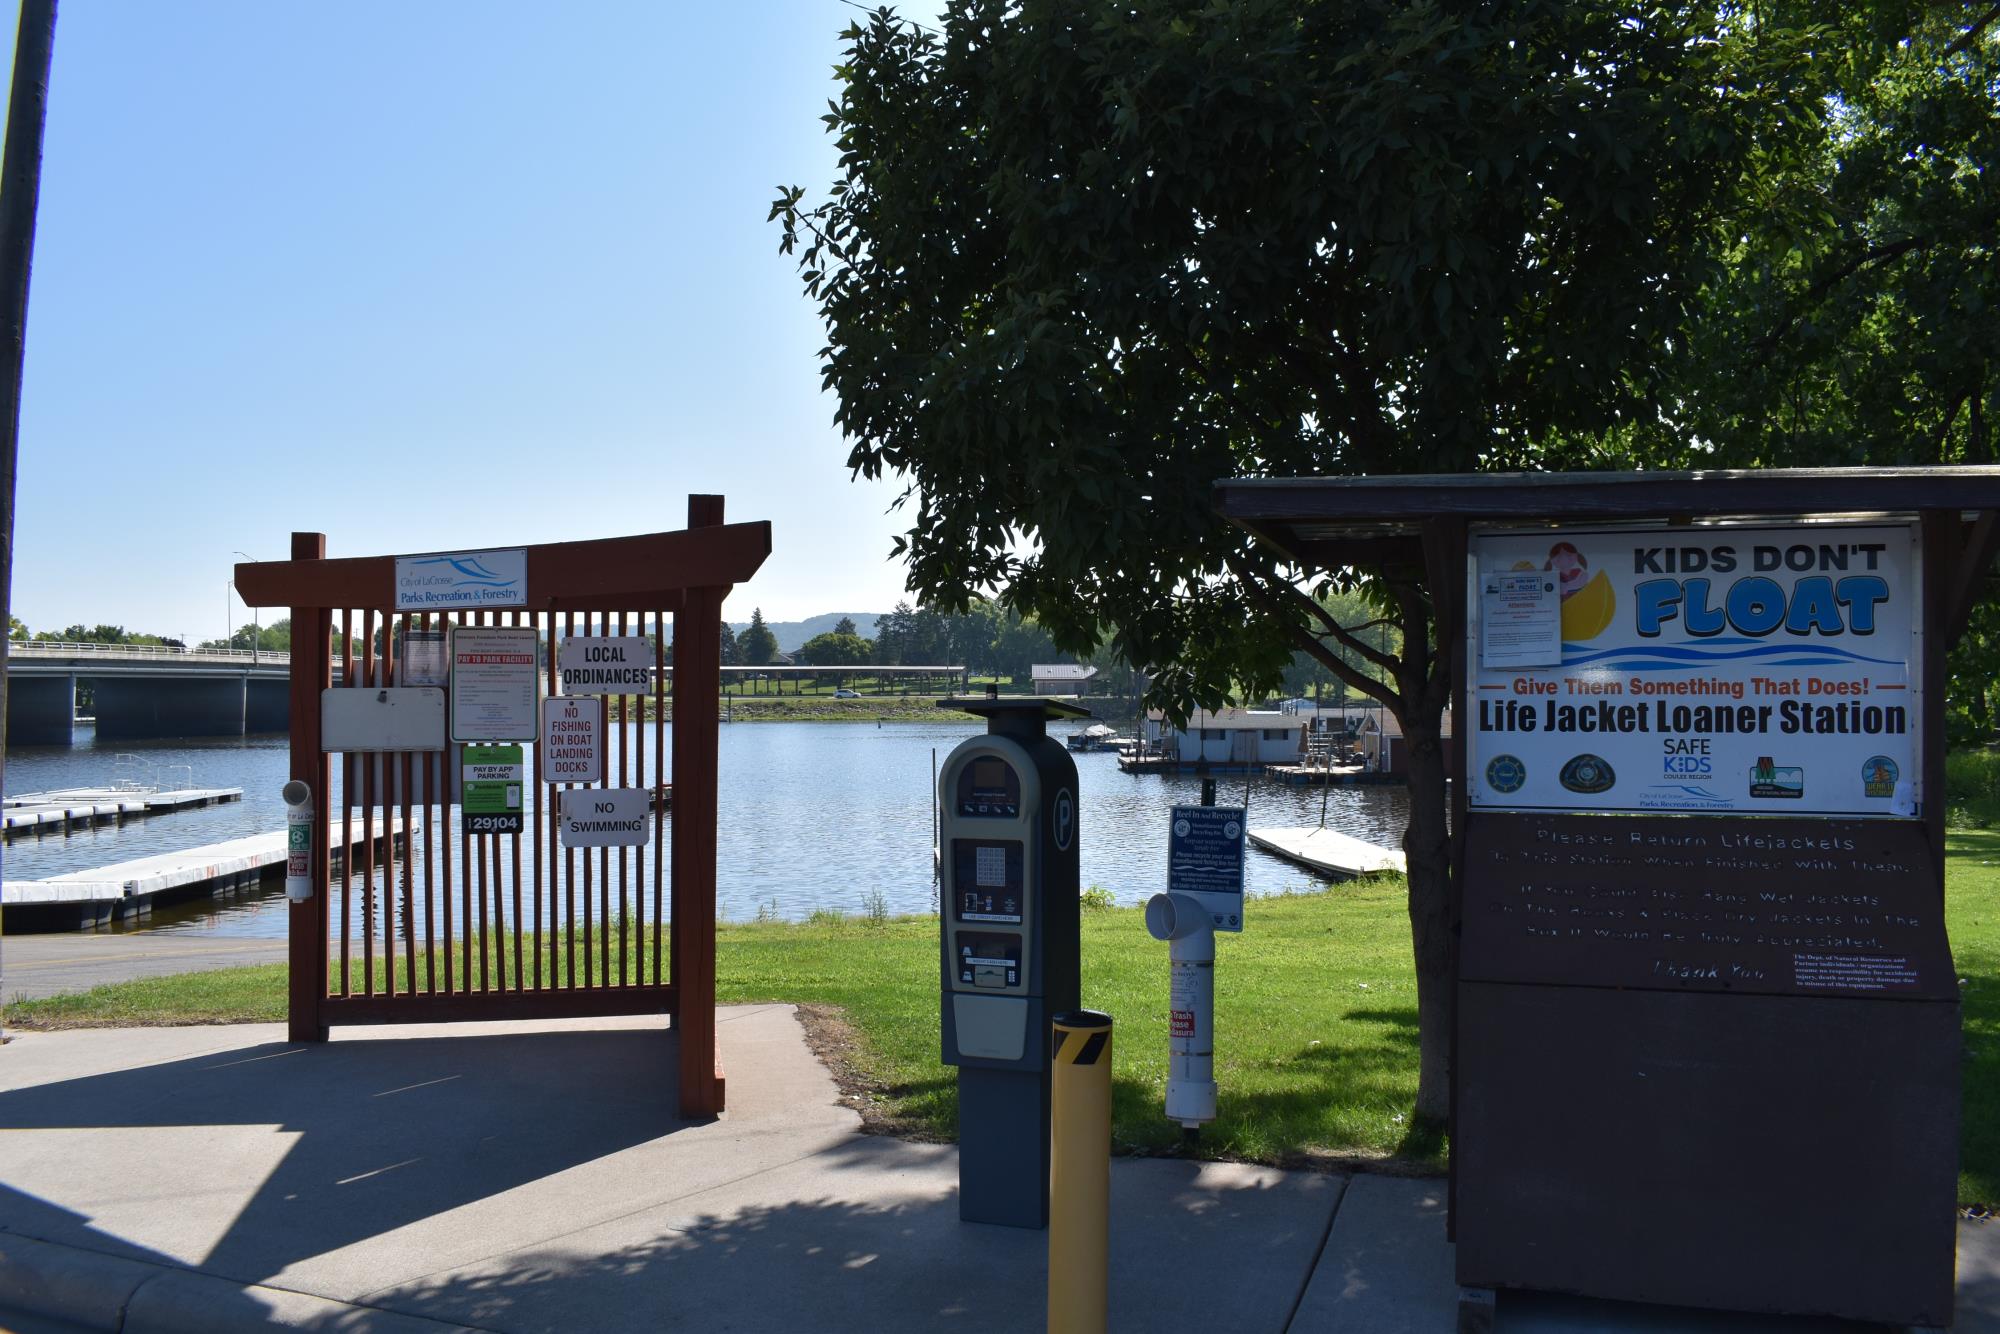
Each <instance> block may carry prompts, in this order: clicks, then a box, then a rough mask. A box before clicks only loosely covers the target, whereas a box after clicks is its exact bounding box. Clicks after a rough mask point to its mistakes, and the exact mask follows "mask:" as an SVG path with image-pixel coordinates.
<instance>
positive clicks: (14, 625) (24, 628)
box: [7, 615, 28, 640]
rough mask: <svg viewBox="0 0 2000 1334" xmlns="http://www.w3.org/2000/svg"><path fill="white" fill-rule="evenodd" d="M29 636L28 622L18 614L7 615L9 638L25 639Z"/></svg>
mask: <svg viewBox="0 0 2000 1334" xmlns="http://www.w3.org/2000/svg"><path fill="white" fill-rule="evenodd" d="M27 637H28V623H27V622H26V621H23V620H22V619H21V618H20V617H18V616H13V615H10V616H8V617H7V638H9V639H13V640H23V639H26V638H27Z"/></svg>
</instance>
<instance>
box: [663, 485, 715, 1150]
mask: <svg viewBox="0 0 2000 1334" xmlns="http://www.w3.org/2000/svg"><path fill="white" fill-rule="evenodd" d="M721 522H722V497H721V496H689V497H688V527H689V528H690V529H696V528H706V527H709V526H711V525H715V524H720V523H721ZM724 591H725V590H723V589H720V588H713V587H704V588H691V589H689V590H688V592H687V599H686V603H685V613H684V615H682V616H680V617H677V618H676V623H675V627H674V629H675V633H674V640H675V642H674V739H673V747H674V830H673V839H674V845H673V846H674V870H673V875H674V879H673V929H674V936H675V939H676V940H677V942H678V943H679V946H680V948H679V950H678V952H677V953H676V955H675V960H674V976H673V982H674V988H675V992H676V1000H675V1008H674V1024H675V1026H676V1027H677V1028H679V1029H680V1104H681V1105H680V1112H681V1115H682V1116H684V1117H705V1116H715V1115H717V1114H719V1113H720V1112H721V1111H722V1104H723V1081H722V1071H721V1069H720V1066H721V1061H720V1058H719V1053H717V1051H716V1049H715V818H716V793H715V787H716V782H715V768H716V758H717V751H718V746H719V742H720V736H719V729H720V719H719V717H718V711H717V707H716V696H717V695H718V694H719V693H720V691H721V688H722V671H721V667H722V635H721V628H720V627H721V624H722V597H723V593H724Z"/></svg>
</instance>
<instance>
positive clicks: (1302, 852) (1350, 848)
mask: <svg viewBox="0 0 2000 1334" xmlns="http://www.w3.org/2000/svg"><path fill="white" fill-rule="evenodd" d="M1249 839H1250V841H1251V843H1253V844H1255V845H1256V846H1257V847H1260V848H1262V849H1264V851H1266V852H1268V853H1271V854H1273V855H1274V856H1278V857H1283V858H1284V859H1285V860H1286V861H1288V862H1297V863H1298V864H1299V865H1300V866H1303V867H1305V868H1306V869H1307V870H1311V871H1317V872H1319V873H1320V874H1321V875H1330V876H1341V877H1347V876H1357V875H1369V874H1372V873H1375V872H1378V871H1394V872H1396V873H1397V874H1399V875H1400V874H1402V873H1403V872H1404V871H1405V870H1406V869H1407V867H1406V865H1405V862H1404V858H1403V854H1402V853H1400V852H1398V851H1396V850H1395V849H1394V848H1384V847H1380V846H1378V845H1376V844H1374V843H1369V842H1366V841H1364V840H1362V839H1358V838H1355V837H1353V836H1352V835H1349V834H1342V833H1337V832H1335V831H1334V830H1331V829H1319V828H1315V827H1313V826H1310V825H1307V826H1302V827H1298V828H1286V829H1252V830H1250V831H1249Z"/></svg>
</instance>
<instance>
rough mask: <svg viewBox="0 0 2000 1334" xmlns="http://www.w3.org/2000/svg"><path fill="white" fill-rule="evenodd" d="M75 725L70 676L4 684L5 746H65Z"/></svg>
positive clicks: (29, 678)
mask: <svg viewBox="0 0 2000 1334" xmlns="http://www.w3.org/2000/svg"><path fill="white" fill-rule="evenodd" d="M75 725H76V678H75V677H74V676H19V675H16V676H13V677H10V678H9V679H8V681H7V747H8V749H10V750H11V749H13V748H14V747H15V746H67V745H69V744H70V729H71V728H73V727H74V726H75Z"/></svg>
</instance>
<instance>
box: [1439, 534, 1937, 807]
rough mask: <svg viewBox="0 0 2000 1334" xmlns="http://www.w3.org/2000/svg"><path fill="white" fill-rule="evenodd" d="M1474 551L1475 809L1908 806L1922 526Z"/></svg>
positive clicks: (1471, 693) (1471, 704)
mask: <svg viewBox="0 0 2000 1334" xmlns="http://www.w3.org/2000/svg"><path fill="white" fill-rule="evenodd" d="M1471 555H1472V560H1471V563H1470V569H1469V571H1468V577H1469V579H1470V581H1471V587H1470V588H1469V590H1468V592H1469V594H1470V596H1469V597H1468V598H1467V614H1468V618H1469V625H1468V627H1467V629H1468V640H1467V642H1468V645H1469V647H1470V649H1471V657H1472V671H1471V673H1470V677H1471V679H1470V681H1469V682H1468V687H1469V688H1468V691H1467V696H1468V698H1467V712H1468V713H1469V714H1470V718H1469V719H1468V722H1469V726H1467V727H1466V729H1465V731H1466V734H1467V736H1468V739H1469V742H1470V748H1469V750H1468V752H1467V757H1466V758H1467V776H1468V780H1469V782H1468V787H1469V789H1470V790H1469V794H1468V795H1469V798H1470V801H1471V804H1472V805H1473V806H1474V807H1475V808H1484V809H1490V810H1521V811H1531V810H1563V811H1625V812H1658V813H1662V814H1665V813H1674V812H1687V813H1694V812H1746V813H1753V812H1771V813H1782V814H1786V815H1846V816H1870V815H1872V816H1899V817H1904V818H1908V817H1909V816H1912V815H1914V814H1916V813H1917V811H1918V810H1919V808H1920V803H1921V801H1922V799H1923V793H1922V792H1921V791H1920V790H1919V775H1920V772H1921V770H1920V765H1919V760H1920V754H1919V751H1920V740H1919V735H1920V728H1919V722H1918V720H1919V719H1920V718H1921V717H1922V701H1921V699H1920V698H1919V691H1920V689H1921V682H1922V676H1921V672H1920V658H1921V652H1922V647H1923V646H1922V640H1921V633H1920V623H1921V617H1920V615H1919V609H1918V598H1919V589H1920V588H1921V586H1922V584H1921V579H1920V575H1921V570H1920V569H1919V566H1918V562H1919V548H1918V544H1917V538H1916V528H1915V525H1914V524H1910V523H1894V522H1870V523H1862V524H1833V523H1813V524H1795V525H1783V526H1759V527H1749V526H1730V525H1722V524H1716V525H1683V526H1673V527H1660V526H1644V527H1641V526H1631V527H1615V528H1614V527H1601V528H1589V529H1566V528H1560V527H1546V528H1538V529H1534V530H1531V531H1530V530H1507V531H1488V532H1479V533H1475V534H1474V536H1473V539H1472V546H1471Z"/></svg>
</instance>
